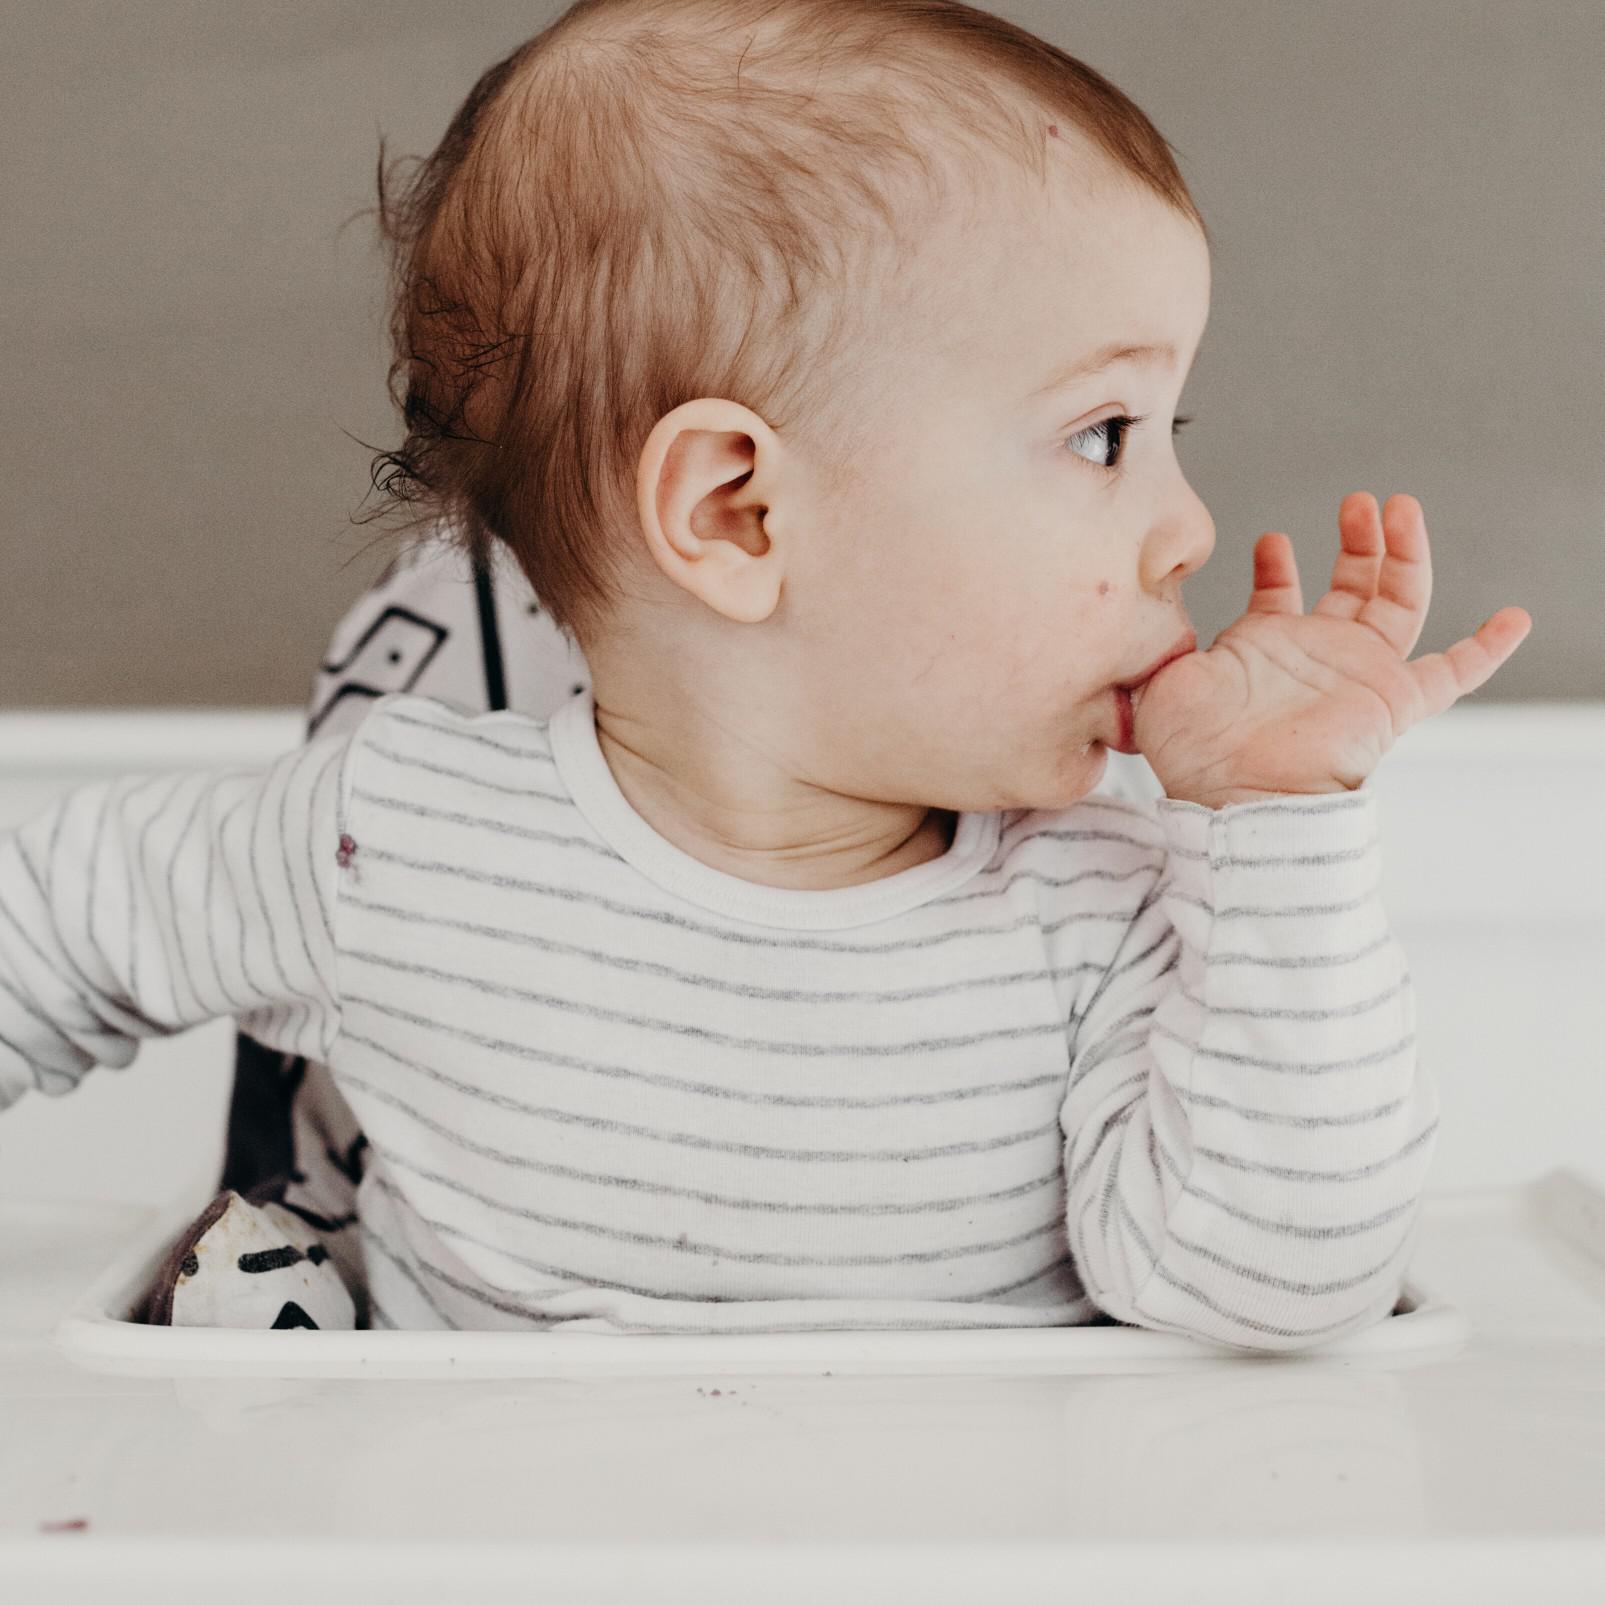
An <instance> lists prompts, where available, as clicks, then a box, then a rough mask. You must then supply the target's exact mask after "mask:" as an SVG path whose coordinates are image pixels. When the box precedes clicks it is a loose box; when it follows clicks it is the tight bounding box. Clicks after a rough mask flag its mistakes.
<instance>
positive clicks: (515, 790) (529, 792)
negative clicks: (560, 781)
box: [364, 737, 573, 807]
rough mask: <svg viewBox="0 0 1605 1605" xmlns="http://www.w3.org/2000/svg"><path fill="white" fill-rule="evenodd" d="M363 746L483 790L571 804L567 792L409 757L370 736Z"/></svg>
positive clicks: (386, 756) (394, 760)
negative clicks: (505, 781)
mask: <svg viewBox="0 0 1605 1605" xmlns="http://www.w3.org/2000/svg"><path fill="white" fill-rule="evenodd" d="M364 748H365V750H366V751H368V752H373V753H377V754H378V755H379V756H380V757H381V758H385V759H387V760H388V761H389V762H391V763H394V764H401V765H402V766H403V767H405V768H407V769H427V770H429V771H430V772H431V773H432V774H437V775H446V776H449V777H450V778H451V779H452V780H465V781H467V782H468V784H469V785H471V786H478V787H480V788H481V789H482V790H484V791H500V792H505V793H507V795H509V796H512V797H525V798H529V799H531V800H536V799H538V800H540V801H541V802H555V803H563V804H564V805H566V806H568V807H572V806H573V802H572V800H571V799H570V797H569V795H568V793H567V792H563V791H538V790H536V789H535V788H534V787H533V786H529V785H521V786H506V785H503V784H502V783H501V782H500V781H496V780H487V779H486V778H485V776H483V775H476V774H473V773H471V772H470V771H468V770H466V769H453V768H451V767H450V766H449V765H448V764H443V763H431V762H430V761H429V760H428V759H427V758H410V757H408V756H407V754H406V753H402V752H394V751H392V750H391V749H390V748H389V747H381V746H380V745H379V743H378V742H377V741H375V740H373V738H372V737H370V738H369V739H368V740H367V741H366V742H365V743H364Z"/></svg>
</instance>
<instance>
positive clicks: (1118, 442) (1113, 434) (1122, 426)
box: [1070, 413, 1192, 474]
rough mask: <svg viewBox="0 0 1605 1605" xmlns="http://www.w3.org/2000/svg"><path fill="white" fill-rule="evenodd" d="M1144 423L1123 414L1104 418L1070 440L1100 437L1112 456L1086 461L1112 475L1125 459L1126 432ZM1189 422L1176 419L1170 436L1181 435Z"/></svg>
mask: <svg viewBox="0 0 1605 1605" xmlns="http://www.w3.org/2000/svg"><path fill="white" fill-rule="evenodd" d="M1146 421H1147V418H1146V416H1144V417H1142V418H1128V417H1127V416H1126V415H1125V414H1124V413H1121V414H1120V416H1119V417H1116V418H1104V419H1101V420H1100V421H1099V422H1098V423H1095V424H1090V425H1088V427H1087V428H1085V429H1078V430H1077V431H1076V432H1075V434H1073V435H1071V436H1070V440H1071V441H1077V440H1084V439H1086V438H1087V437H1088V436H1091V435H1101V436H1102V437H1103V440H1104V442H1105V444H1106V445H1107V446H1108V448H1109V450H1110V451H1111V452H1112V453H1113V455H1112V456H1111V457H1110V458H1109V459H1108V461H1106V462H1097V461H1094V460H1093V459H1092V458H1090V457H1089V458H1088V459H1087V460H1088V461H1089V462H1092V464H1093V466H1094V467H1095V468H1102V469H1104V470H1105V471H1106V472H1108V473H1111V474H1112V473H1114V472H1116V471H1117V470H1118V469H1119V467H1120V464H1121V462H1122V461H1123V459H1124V458H1125V454H1126V453H1125V445H1126V432H1127V431H1128V430H1131V429H1135V428H1136V427H1137V425H1138V424H1140V423H1145V422H1146ZM1191 422H1192V419H1191V418H1178V419H1176V421H1175V422H1174V423H1173V424H1172V425H1171V429H1170V432H1171V435H1172V436H1175V435H1179V434H1180V433H1181V430H1182V426H1183V425H1184V424H1190V423H1191ZM1076 455H1077V456H1078V457H1079V456H1080V455H1081V453H1080V452H1077V453H1076Z"/></svg>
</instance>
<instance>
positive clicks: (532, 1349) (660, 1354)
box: [55, 1190, 1466, 1378]
mask: <svg viewBox="0 0 1605 1605" xmlns="http://www.w3.org/2000/svg"><path fill="white" fill-rule="evenodd" d="M211 1197H212V1191H211V1190H208V1191H207V1192H206V1193H205V1194H204V1195H202V1194H196V1195H195V1196H193V1197H189V1196H186V1197H185V1198H183V1199H182V1200H181V1201H179V1202H177V1203H175V1204H174V1205H173V1206H172V1207H170V1208H168V1209H167V1210H164V1211H161V1212H160V1213H158V1214H157V1215H156V1218H155V1219H154V1220H153V1221H152V1222H151V1223H150V1224H149V1226H148V1227H147V1228H146V1229H145V1230H143V1231H141V1232H140V1233H139V1234H138V1235H137V1236H136V1237H135V1238H134V1239H133V1240H132V1241H131V1242H130V1243H129V1244H128V1246H127V1247H126V1249H125V1250H124V1251H123V1252H122V1253H121V1254H119V1255H118V1257H117V1259H116V1261H115V1262H114V1263H113V1264H112V1265H110V1266H109V1267H108V1268H107V1269H106V1271H105V1272H104V1273H103V1274H102V1275H101V1276H100V1277H99V1278H97V1279H96V1280H95V1282H94V1283H93V1284H92V1285H91V1286H90V1287H89V1288H88V1289H87V1290H86V1291H85V1293H84V1294H83V1296H82V1297H81V1298H79V1299H78V1300H77V1301H76V1303H75V1304H74V1305H73V1307H72V1309H71V1310H70V1311H69V1312H68V1314H67V1315H66V1316H65V1317H64V1318H63V1319H62V1320H61V1322H60V1323H59V1325H58V1326H57V1327H56V1331H55V1341H56V1344H57V1345H58V1347H59V1348H60V1349H61V1351H62V1352H63V1353H64V1354H66V1355H67V1356H68V1357H69V1358H70V1359H72V1360H74V1361H76V1362H78V1363H79V1364H81V1365H84V1366H86V1367H88V1368H90V1369H91V1370H96V1371H109V1372H115V1373H121V1374H129V1375H146V1376H286V1377H288V1376H345V1377H420V1378H422V1377H433V1378H442V1377H521V1376H529V1377H534V1376H688V1375H696V1376H701V1375H703V1374H704V1373H718V1372H729V1371H733V1372H739V1373H741V1374H743V1375H747V1376H765V1375H776V1374H783V1373H797V1374H803V1375H813V1374H819V1373H822V1372H829V1373H830V1374H831V1375H833V1376H849V1375H888V1374H891V1375H903V1376H922V1375H939V1376H995V1375H1007V1376H1021V1375H1061V1374H1066V1373H1072V1372H1080V1371H1129V1370H1150V1369H1153V1368H1154V1367H1155V1366H1159V1367H1162V1368H1164V1369H1167V1370H1172V1369H1175V1367H1177V1366H1178V1365H1188V1364H1198V1363H1202V1362H1207V1361H1211V1360H1219V1359H1221V1358H1230V1357H1238V1358H1241V1357H1243V1354H1244V1351H1243V1350H1241V1349H1235V1348H1232V1347H1229V1346H1227V1345H1223V1344H1218V1343H1210V1342H1205V1341H1203V1340H1200V1339H1196V1338H1190V1337H1185V1336H1179V1335H1175V1334H1172V1333H1168V1332H1155V1331H1149V1330H1145V1329H1141V1328H1137V1327H1130V1326H1082V1327H1063V1326H1060V1327H1047V1328H1031V1329H1008V1328H974V1329H967V1330H960V1331H941V1332H936V1331H930V1332H898V1331H883V1332H876V1331H868V1332H829V1331H824V1332H765V1333H752V1334H747V1333H717V1334H710V1335H706V1336H704V1335H696V1336H676V1335H672V1334H649V1335H645V1336H636V1335H615V1334H611V1333H598V1332H565V1331H563V1330H561V1329H556V1330H553V1331H550V1332H497V1331H450V1332H396V1331H378V1330H375V1331H367V1330H364V1331H329V1332H325V1331H318V1330H316V1329H307V1328H290V1329H287V1330H280V1331H271V1330H265V1331H248V1330H240V1329H231V1328H217V1327H196V1326H188V1327H173V1326H150V1325H146V1324H145V1323H143V1322H140V1321H137V1320H134V1319H132V1316H131V1312H132V1311H133V1310H134V1308H135V1307H136V1306H137V1305H138V1304H139V1303H140V1302H141V1301H142V1299H143V1297H144V1295H145V1293H146V1290H147V1289H148V1288H149V1286H150V1284H151V1281H152V1279H153V1278H154V1277H155V1275H156V1272H157V1269H158V1267H159V1266H160V1265H161V1263H162V1261H163V1259H164V1258H165V1257H166V1256H167V1253H168V1251H169V1249H170V1248H171V1246H172V1244H173V1242H174V1241H175V1240H176V1238H177V1237H178V1235H179V1233H180V1232H182V1231H183V1230H184V1228H185V1227H186V1226H187V1225H188V1224H189V1223H190V1222H191V1221H193V1220H194V1219H195V1217H196V1215H197V1214H198V1213H199V1212H200V1211H201V1210H202V1209H204V1208H205V1207H206V1204H207V1203H208V1202H209V1200H210V1199H211ZM1465 1340H1466V1322H1465V1318H1464V1317H1463V1316H1462V1314H1461V1313H1460V1311H1459V1310H1458V1309H1456V1308H1455V1307H1454V1306H1453V1305H1452V1304H1450V1303H1449V1302H1448V1301H1447V1300H1446V1299H1444V1298H1442V1297H1441V1296H1440V1295H1438V1294H1436V1293H1434V1292H1433V1291H1431V1290H1430V1289H1429V1288H1428V1287H1427V1286H1426V1285H1425V1284H1423V1283H1421V1282H1419V1281H1418V1280H1416V1279H1415V1278H1414V1277H1410V1278H1407V1280H1406V1283H1405V1286H1404V1289H1403V1292H1402V1295H1401V1297H1400V1299H1399V1301H1398V1303H1397V1304H1396V1305H1395V1307H1394V1311H1393V1314H1392V1315H1391V1316H1390V1317H1389V1318H1388V1319H1387V1320H1385V1321H1381V1322H1379V1323H1378V1324H1376V1325H1375V1326H1372V1327H1370V1328H1369V1329H1368V1330H1366V1331H1364V1332H1360V1333H1356V1334H1354V1335H1352V1336H1350V1337H1348V1338H1344V1339H1340V1340H1337V1341H1335V1342H1333V1343H1331V1344H1329V1345H1327V1348H1326V1353H1327V1355H1328V1357H1329V1358H1337V1357H1342V1358H1345V1359H1370V1358H1373V1357H1374V1358H1379V1359H1380V1358H1389V1359H1397V1360H1400V1361H1403V1362H1405V1363H1408V1362H1410V1361H1411V1360H1414V1359H1421V1358H1425V1357H1427V1356H1430V1355H1433V1354H1443V1353H1448V1352H1452V1351H1453V1350H1455V1349H1457V1348H1459V1347H1460V1346H1461V1345H1462V1344H1463V1343H1464V1342H1465ZM1251 1357H1256V1358H1257V1357H1258V1356H1251Z"/></svg>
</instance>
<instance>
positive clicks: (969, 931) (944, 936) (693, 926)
mask: <svg viewBox="0 0 1605 1605" xmlns="http://www.w3.org/2000/svg"><path fill="white" fill-rule="evenodd" d="M562 839H563V840H564V841H568V840H569V839H570V838H568V837H564V838H562ZM574 839H575V840H577V839H578V838H574ZM361 852H362V856H363V857H364V858H365V859H370V860H378V861H380V862H383V863H387V864H400V865H401V866H402V867H403V868H405V869H421V870H425V871H428V872H429V873H431V874H439V875H447V876H449V877H450V878H451V879H453V880H458V881H474V882H477V883H478V884H480V885H485V886H497V887H500V888H501V889H502V890H503V891H511V892H540V893H543V894H544V895H546V896H548V897H552V898H556V899H560V900H562V901H564V902H568V903H583V904H586V905H588V906H590V907H592V908H602V909H606V910H607V911H608V912H609V913H610V914H620V915H623V916H624V917H626V918H628V919H637V920H648V921H651V922H652V923H653V924H657V925H667V926H671V927H673V928H674V929H676V930H682V931H690V932H692V933H693V934H695V935H698V936H707V937H711V938H712V939H714V940H715V941H720V942H735V943H740V944H742V945H744V946H747V947H763V948H775V949H779V950H783V951H786V952H791V951H793V950H800V949H811V950H813V951H815V952H821V953H847V954H852V955H855V956H856V955H859V954H880V953H894V952H902V951H906V950H909V949H913V948H924V947H937V946H940V945H941V944H943V943H946V942H953V941H958V940H960V939H962V938H965V937H970V936H975V937H985V938H988V939H994V938H996V937H999V936H1006V935H1007V934H1008V933H1009V932H1011V931H1019V930H1027V929H1028V930H1030V931H1032V932H1045V931H1050V930H1059V929H1061V928H1062V927H1064V926H1066V925H1072V924H1075V923H1076V922H1077V921H1078V920H1082V921H1094V920H1121V921H1124V922H1129V921H1130V920H1131V919H1132V918H1133V916H1132V915H1131V913H1130V912H1129V911H1128V910H1125V909H1116V910H1114V911H1113V912H1110V913H1087V914H1078V915H1071V916H1070V917H1069V918H1067V919H1063V920H1060V921H1058V922H1057V923H1056V924H1054V925H1052V926H1048V925H1044V924H1043V923H1042V921H1041V920H1040V919H1039V918H1038V916H1037V915H1036V914H1021V915H1020V916H1019V917H1018V918H1016V919H1012V920H1010V921H1008V922H1007V923H1006V924H1001V925H967V926H963V927H961V928H960V929H958V930H953V931H936V932H932V933H930V934H928V935H924V936H910V937H900V938H898V939H896V940H894V941H889V942H872V943H852V942H845V941H831V940H828V939H825V938H812V937H806V936H803V935H800V934H797V935H794V934H793V933H791V932H787V933H786V934H785V935H784V936H771V935H765V934H756V933H749V932H746V931H740V930H734V929H728V928H725V927H721V926H718V925H710V924H707V923H705V922H704V921H701V920H696V919H687V918H685V917H684V916H682V915H680V914H674V913H670V912H669V911H668V910H666V909H655V908H645V907H642V906H641V905H640V904H636V903H621V902H619V901H617V900H616V899H614V898H610V897H602V896H599V895H598V894H596V893H594V892H589V891H586V890H584V889H582V888H579V887H574V886H558V885H555V884H553V883H552V882H550V881H532V880H526V879H523V878H522V877H519V876H514V875H499V874H495V873H493V872H492V871H490V870H482V869H472V868H470V867H469V866H467V865H465V864H448V863H444V862H442V861H440V860H438V859H425V858H410V857H408V856H407V855H406V854H404V853H394V852H390V851H388V850H387V849H385V848H383V847H378V846H373V845H369V844H366V843H365V844H364V845H363V847H362V849H361ZM983 873H986V872H983ZM1017 880H1040V877H1039V876H1037V875H1035V874H1033V873H1031V872H1030V871H1022V872H1021V874H1019V875H1017V876H1015V877H1014V879H1012V880H1011V881H1010V882H1009V886H1013V885H1014V883H1015V881H1017ZM1007 889H1008V888H1007V887H1003V888H995V887H989V888H987V889H986V890H985V891H982V892H978V893H975V894H973V896H975V897H984V898H985V899H987V900H988V901H989V902H1001V901H1002V900H1003V896H1004V892H1005V891H1006V890H1007ZM1153 896H1154V900H1156V901H1157V893H1155V894H1153ZM969 900H970V896H969V895H966V896H955V897H943V898H937V899H934V900H933V901H932V903H931V904H929V905H927V906H929V907H932V908H935V907H938V906H940V907H942V908H947V907H950V906H951V905H953V904H955V903H961V902H966V901H969ZM1147 906H1148V904H1147V903H1146V902H1145V903H1144V904H1143V905H1142V907H1143V908H1146V907H1147ZM1138 912H1139V913H1141V912H1142V909H1139V910H1138Z"/></svg>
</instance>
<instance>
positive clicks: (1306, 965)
mask: <svg viewBox="0 0 1605 1605" xmlns="http://www.w3.org/2000/svg"><path fill="white" fill-rule="evenodd" d="M1392 940H1393V933H1392V931H1391V930H1386V931H1383V933H1382V934H1381V935H1380V936H1379V937H1378V938H1377V939H1376V941H1374V942H1370V943H1367V944H1366V946H1364V947H1360V948H1356V949H1355V950H1354V951H1353V952H1352V953H1317V954H1306V955H1304V956H1302V957H1296V958H1280V959H1273V958H1263V957H1261V956H1260V955H1259V954H1258V953H1212V954H1210V956H1209V967H1210V969H1212V970H1218V969H1220V968H1221V966H1222V965H1225V964H1252V965H1256V966H1258V967H1259V968H1261V969H1267V970H1269V969H1277V970H1303V969H1329V968H1334V967H1337V966H1341V965H1344V964H1353V963H1354V962H1355V960H1356V959H1364V958H1369V957H1370V956H1371V955H1372V954H1373V953H1376V952H1379V951H1380V950H1381V949H1382V948H1384V947H1386V946H1387V945H1388V943H1389V942H1391V941H1392Z"/></svg>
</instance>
